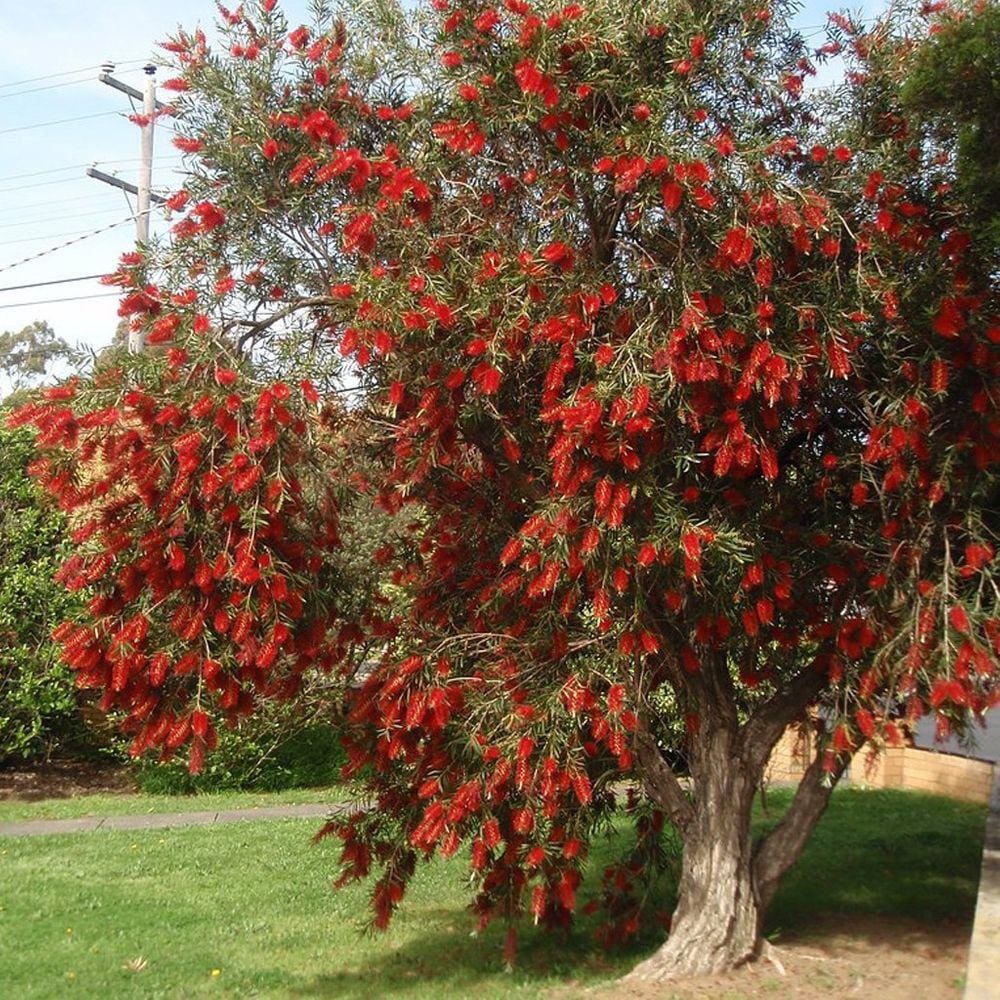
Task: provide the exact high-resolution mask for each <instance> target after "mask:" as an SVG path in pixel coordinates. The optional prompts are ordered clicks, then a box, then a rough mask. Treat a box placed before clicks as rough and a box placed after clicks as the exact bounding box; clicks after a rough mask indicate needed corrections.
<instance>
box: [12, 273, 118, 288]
mask: <svg viewBox="0 0 1000 1000" xmlns="http://www.w3.org/2000/svg"><path fill="white" fill-rule="evenodd" d="M103 277H104V275H103V274H81V275H80V276H79V277H78V278H54V279H53V280H52V281H32V282H29V283H28V284H27V285H5V286H4V287H3V288H0V292H21V291H24V290H25V289H27V288H44V287H45V286H47V285H71V284H73V282H75V281H95V280H96V279H98V278H103Z"/></svg>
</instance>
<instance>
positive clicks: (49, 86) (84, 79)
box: [0, 66, 141, 101]
mask: <svg viewBox="0 0 1000 1000" xmlns="http://www.w3.org/2000/svg"><path fill="white" fill-rule="evenodd" d="M140 69H141V67H138V66H137V67H135V68H134V69H123V70H121V75H122V76H125V74H126V73H138V72H139V71H140ZM96 82H98V81H97V79H96V77H93V76H81V77H80V79H79V80H63V81H62V82H60V83H46V84H43V85H42V86H41V87H28V88H27V89H26V90H15V91H13V92H12V93H9V94H0V101H5V100H6V99H7V98H8V97H23V96H25V95H26V94H37V93H40V92H41V91H43V90H58V89H59V88H60V87H72V86H75V85H76V84H78V83H96Z"/></svg>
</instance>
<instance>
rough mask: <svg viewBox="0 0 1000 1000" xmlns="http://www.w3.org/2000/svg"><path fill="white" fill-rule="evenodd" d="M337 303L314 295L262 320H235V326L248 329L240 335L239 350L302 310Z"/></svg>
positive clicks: (327, 297) (327, 296)
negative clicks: (263, 332)
mask: <svg viewBox="0 0 1000 1000" xmlns="http://www.w3.org/2000/svg"><path fill="white" fill-rule="evenodd" d="M335 302H336V299H333V298H331V297H330V296H329V295H314V296H313V297H312V298H308V299H299V300H298V301H297V302H293V303H291V305H288V306H286V307H285V308H284V309H279V310H278V311H277V312H273V313H271V314H270V315H269V316H265V317H264V318H263V319H261V320H249V319H237V320H233V322H232V325H233V326H245V327H247V329H246V331H245V332H244V333H242V334H240V339H239V348H240V350H243V347H244V345H245V344H246V342H247V341H248V340H253V338H254V337H256V336H257V334H258V333H261V332H262V331H264V330H266V329H267V328H268V327H269V326H273V325H274V324H275V323H277V322H279V320H283V319H287V318H288V317H289V316H291V315H292V313H295V312H298V310H300V309H311V308H312V307H313V306H332V305H333V304H334V303H335Z"/></svg>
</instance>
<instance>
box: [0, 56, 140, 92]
mask: <svg viewBox="0 0 1000 1000" xmlns="http://www.w3.org/2000/svg"><path fill="white" fill-rule="evenodd" d="M146 62H149V60H148V59H125V60H123V61H122V62H120V63H113V65H115V66H134V65H136V63H146ZM105 65H106V64H105V63H98V64H97V65H96V66H81V67H80V68H79V69H67V70H63V71H62V72H61V73H46V74H45V76H31V77H28V78H27V79H26V80H12V81H11V82H9V83H0V90H6V89H7V88H8V87H23V86H24V85H25V84H28V83H40V82H41V81H42V80H56V79H58V78H59V77H62V76H75V75H76V74H77V73H88V72H90V71H91V70H95V69H103V68H104V66H105Z"/></svg>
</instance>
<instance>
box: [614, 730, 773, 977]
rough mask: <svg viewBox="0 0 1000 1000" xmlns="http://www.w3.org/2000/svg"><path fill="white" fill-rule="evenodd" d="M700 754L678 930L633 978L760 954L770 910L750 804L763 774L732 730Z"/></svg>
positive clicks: (707, 967)
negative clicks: (759, 873) (758, 870)
mask: <svg viewBox="0 0 1000 1000" xmlns="http://www.w3.org/2000/svg"><path fill="white" fill-rule="evenodd" d="M699 742H700V744H701V745H700V747H699V748H698V751H697V753H696V756H695V757H694V758H693V760H692V777H693V780H694V786H695V789H696V798H695V802H694V809H693V812H692V814H691V816H690V819H689V821H688V823H687V824H686V827H685V829H684V832H683V836H684V854H683V858H682V863H681V878H680V884H679V886H678V902H677V908H676V909H675V910H674V914H673V917H672V919H671V924H670V936H669V937H668V938H667V940H666V942H665V943H664V944H663V946H662V947H661V948H660V949H659V950H658V951H657V952H655V953H654V954H653V955H652V956H650V957H649V958H648V959H646V961H644V962H642V963H641V964H640V965H638V966H637V967H636V968H635V969H634V970H633V971H632V972H631V973H630V974H629V975H628V976H627V977H626V979H629V980H645V981H650V980H654V981H655V980H662V979H680V978H683V977H687V976H698V975H708V974H710V973H714V972H720V971H722V970H725V969H733V968H735V967H736V966H738V965H741V964H743V963H744V962H747V961H750V960H751V959H754V958H756V957H757V955H758V954H759V953H760V947H761V925H762V919H763V912H762V909H761V907H760V904H759V898H758V894H757V890H756V886H755V880H754V856H753V843H752V840H751V835H750V810H751V806H752V804H753V797H754V793H755V791H756V787H757V784H758V782H757V775H756V774H755V772H754V770H753V769H752V768H751V767H749V766H748V765H747V763H746V762H745V761H743V760H741V759H740V758H739V756H738V755H737V754H736V753H734V752H732V749H731V748H732V747H733V740H732V735H731V734H730V733H727V732H726V731H725V730H724V729H716V730H715V732H714V733H707V734H705V735H704V736H703V738H702V739H701V740H700V741H699Z"/></svg>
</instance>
